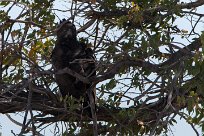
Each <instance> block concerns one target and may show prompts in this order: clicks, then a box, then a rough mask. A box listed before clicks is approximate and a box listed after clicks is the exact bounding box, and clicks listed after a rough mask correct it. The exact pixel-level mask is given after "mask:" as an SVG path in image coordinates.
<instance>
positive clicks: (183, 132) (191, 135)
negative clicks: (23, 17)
mask: <svg viewBox="0 0 204 136" xmlns="http://www.w3.org/2000/svg"><path fill="white" fill-rule="evenodd" d="M0 1H1V0H0ZM59 1H60V0H59ZM59 1H58V2H59ZM182 1H183V2H189V1H190V0H182ZM59 7H60V9H62V5H56V8H59ZM0 10H1V9H0ZM15 12H16V11H15ZM15 12H13V13H14V14H15ZM198 12H200V13H204V6H202V7H200V8H198ZM64 17H66V16H64V15H62V17H61V19H62V18H64ZM176 23H177V25H178V27H179V28H180V29H184V30H188V28H189V27H190V28H191V26H190V23H189V22H187V21H186V19H178V20H177V22H176ZM196 31H204V24H199V25H198V27H197V28H196ZM175 39H176V40H177V39H178V41H179V42H181V41H182V42H183V43H184V44H186V45H187V44H188V42H187V40H185V39H183V40H181V39H180V38H177V37H175ZM11 115H15V114H11ZM13 117H14V118H15V119H16V120H18V121H19V122H21V123H22V122H23V118H22V116H21V115H17V116H13ZM176 120H177V122H178V123H177V124H176V125H175V126H172V127H171V131H172V133H171V132H169V134H168V135H169V136H195V132H194V131H193V129H192V128H191V126H190V125H189V124H187V123H186V122H185V121H184V120H183V119H181V120H180V118H179V117H177V118H176ZM197 129H198V132H199V133H200V135H201V134H202V133H201V129H200V128H197ZM20 130H21V127H19V126H17V125H16V124H14V123H12V122H11V121H10V120H9V119H8V118H7V117H6V116H5V115H3V114H0V132H2V136H13V134H12V133H11V131H13V132H14V133H15V134H18V133H19V132H20ZM51 130H53V127H49V128H47V129H46V132H41V133H42V134H45V136H50V135H51V134H52V133H51ZM52 135H53V134H52ZM0 136H1V135H0ZM26 136H30V134H28V135H26Z"/></svg>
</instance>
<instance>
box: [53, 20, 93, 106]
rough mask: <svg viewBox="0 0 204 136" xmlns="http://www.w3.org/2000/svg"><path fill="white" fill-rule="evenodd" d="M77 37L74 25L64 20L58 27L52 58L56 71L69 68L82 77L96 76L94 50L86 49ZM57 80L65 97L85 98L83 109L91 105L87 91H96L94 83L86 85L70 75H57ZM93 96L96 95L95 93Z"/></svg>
mask: <svg viewBox="0 0 204 136" xmlns="http://www.w3.org/2000/svg"><path fill="white" fill-rule="evenodd" d="M76 35H77V32H76V28H75V26H74V24H72V23H71V22H69V21H67V20H63V21H62V22H61V24H60V25H59V27H58V30H57V41H56V45H55V48H54V49H53V52H52V56H51V59H52V64H53V67H54V69H55V71H59V70H61V69H64V68H66V67H68V68H69V69H71V70H72V71H74V72H77V73H78V74H80V75H82V76H85V77H90V76H95V74H96V73H95V63H94V53H93V50H92V49H91V48H88V47H86V44H84V43H80V42H79V41H77V38H76ZM55 78H56V82H57V84H58V86H59V89H60V92H61V94H62V96H63V97H65V96H66V95H68V96H73V97H75V98H76V99H80V97H84V103H83V105H84V106H83V107H86V106H88V105H89V102H90V100H89V97H88V95H87V91H88V89H92V91H93V90H94V89H93V87H92V83H90V84H86V83H84V82H82V81H80V80H79V79H77V78H76V77H73V76H71V75H69V74H56V75H55ZM93 95H95V93H94V92H93ZM93 98H95V96H94V97H93Z"/></svg>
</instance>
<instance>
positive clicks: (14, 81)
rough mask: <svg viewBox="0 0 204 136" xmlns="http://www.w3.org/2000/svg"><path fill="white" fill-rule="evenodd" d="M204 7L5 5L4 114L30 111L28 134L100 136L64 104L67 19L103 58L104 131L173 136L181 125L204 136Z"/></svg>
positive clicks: (115, 2) (168, 3)
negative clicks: (52, 126)
mask: <svg viewBox="0 0 204 136" xmlns="http://www.w3.org/2000/svg"><path fill="white" fill-rule="evenodd" d="M203 5H204V1H196V2H190V1H188V2H186V3H184V2H178V1H177V0H150V1H143V0H132V1H128V0H104V1H100V0H97V1H96V2H94V1H92V2H89V0H84V1H81V0H80V1H71V2H70V1H65V2H63V1H57V0H50V1H40V0H17V1H15V2H14V1H11V0H3V1H2V2H0V22H1V23H0V31H1V33H2V35H3V43H2V44H1V52H0V62H1V67H0V73H1V77H0V83H1V84H0V87H1V93H0V111H1V113H15V112H18V111H25V118H24V122H23V124H22V131H21V134H24V133H27V132H28V131H32V133H33V135H34V134H37V133H38V132H39V130H40V128H42V127H43V126H46V124H47V123H55V122H58V121H64V122H65V123H66V125H65V126H66V128H67V129H66V130H64V131H62V132H60V133H63V135H71V134H72V135H74V134H76V133H78V134H81V135H83V134H86V135H91V133H92V132H91V131H90V130H92V129H93V128H92V122H91V120H90V119H89V118H88V117H86V116H84V115H83V117H82V113H81V111H80V110H79V109H80V104H76V103H74V100H73V99H72V98H71V97H68V98H67V99H65V100H62V98H61V97H60V95H59V93H58V92H59V91H58V88H57V86H56V84H55V80H54V76H53V75H54V71H53V68H52V66H51V64H50V55H51V52H52V49H53V47H54V44H55V40H56V39H55V31H56V25H57V22H59V19H63V18H64V17H65V18H68V19H70V20H71V21H73V22H74V23H75V25H76V26H77V30H78V38H79V39H81V40H83V41H86V43H87V44H88V46H91V47H92V48H93V49H94V52H95V55H96V58H97V62H96V63H97V69H96V70H97V76H96V77H94V78H89V79H86V80H88V81H93V82H94V84H95V85H96V86H97V97H98V101H97V119H98V129H97V130H94V131H97V133H98V134H102V135H106V134H109V135H116V134H118V135H145V134H149V135H156V134H161V133H167V132H168V131H169V128H170V126H171V125H175V123H176V120H175V117H176V116H180V117H182V118H184V119H185V120H186V121H187V122H188V123H189V124H191V126H192V127H193V129H194V130H195V133H196V134H197V135H199V134H198V132H197V131H196V129H195V126H196V125H199V126H201V127H202V130H203V131H204V125H203V121H204V120H203V117H204V112H203V111H204V105H203V103H204V98H203V97H204V93H203V88H204V86H203V82H204V77H203V76H202V75H204V69H203V67H204V65H203V64H204V62H203V55H204V54H203V53H204V52H203V47H204V46H203V41H204V40H203V39H204V36H203V35H204V34H203V32H201V31H202V30H201V31H199V30H198V29H197V27H199V26H202V25H203V16H204V15H203V14H202V13H200V12H199V10H197V9H199V8H200V7H202V6H203ZM16 11H18V12H16ZM181 21H182V24H181V23H180V22H181ZM33 111H41V112H34V114H33ZM184 111H186V112H184ZM27 113H30V114H31V119H28V117H27ZM47 115H50V116H49V117H48V116H47ZM29 125H31V127H28V126H29Z"/></svg>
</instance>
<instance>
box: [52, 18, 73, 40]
mask: <svg viewBox="0 0 204 136" xmlns="http://www.w3.org/2000/svg"><path fill="white" fill-rule="evenodd" d="M56 32H57V38H58V39H60V40H63V41H67V40H72V39H73V40H75V39H76V35H77V32H76V27H75V25H74V24H73V23H71V22H70V21H69V20H66V19H63V20H62V21H60V24H59V25H58V27H57V31H56Z"/></svg>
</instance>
